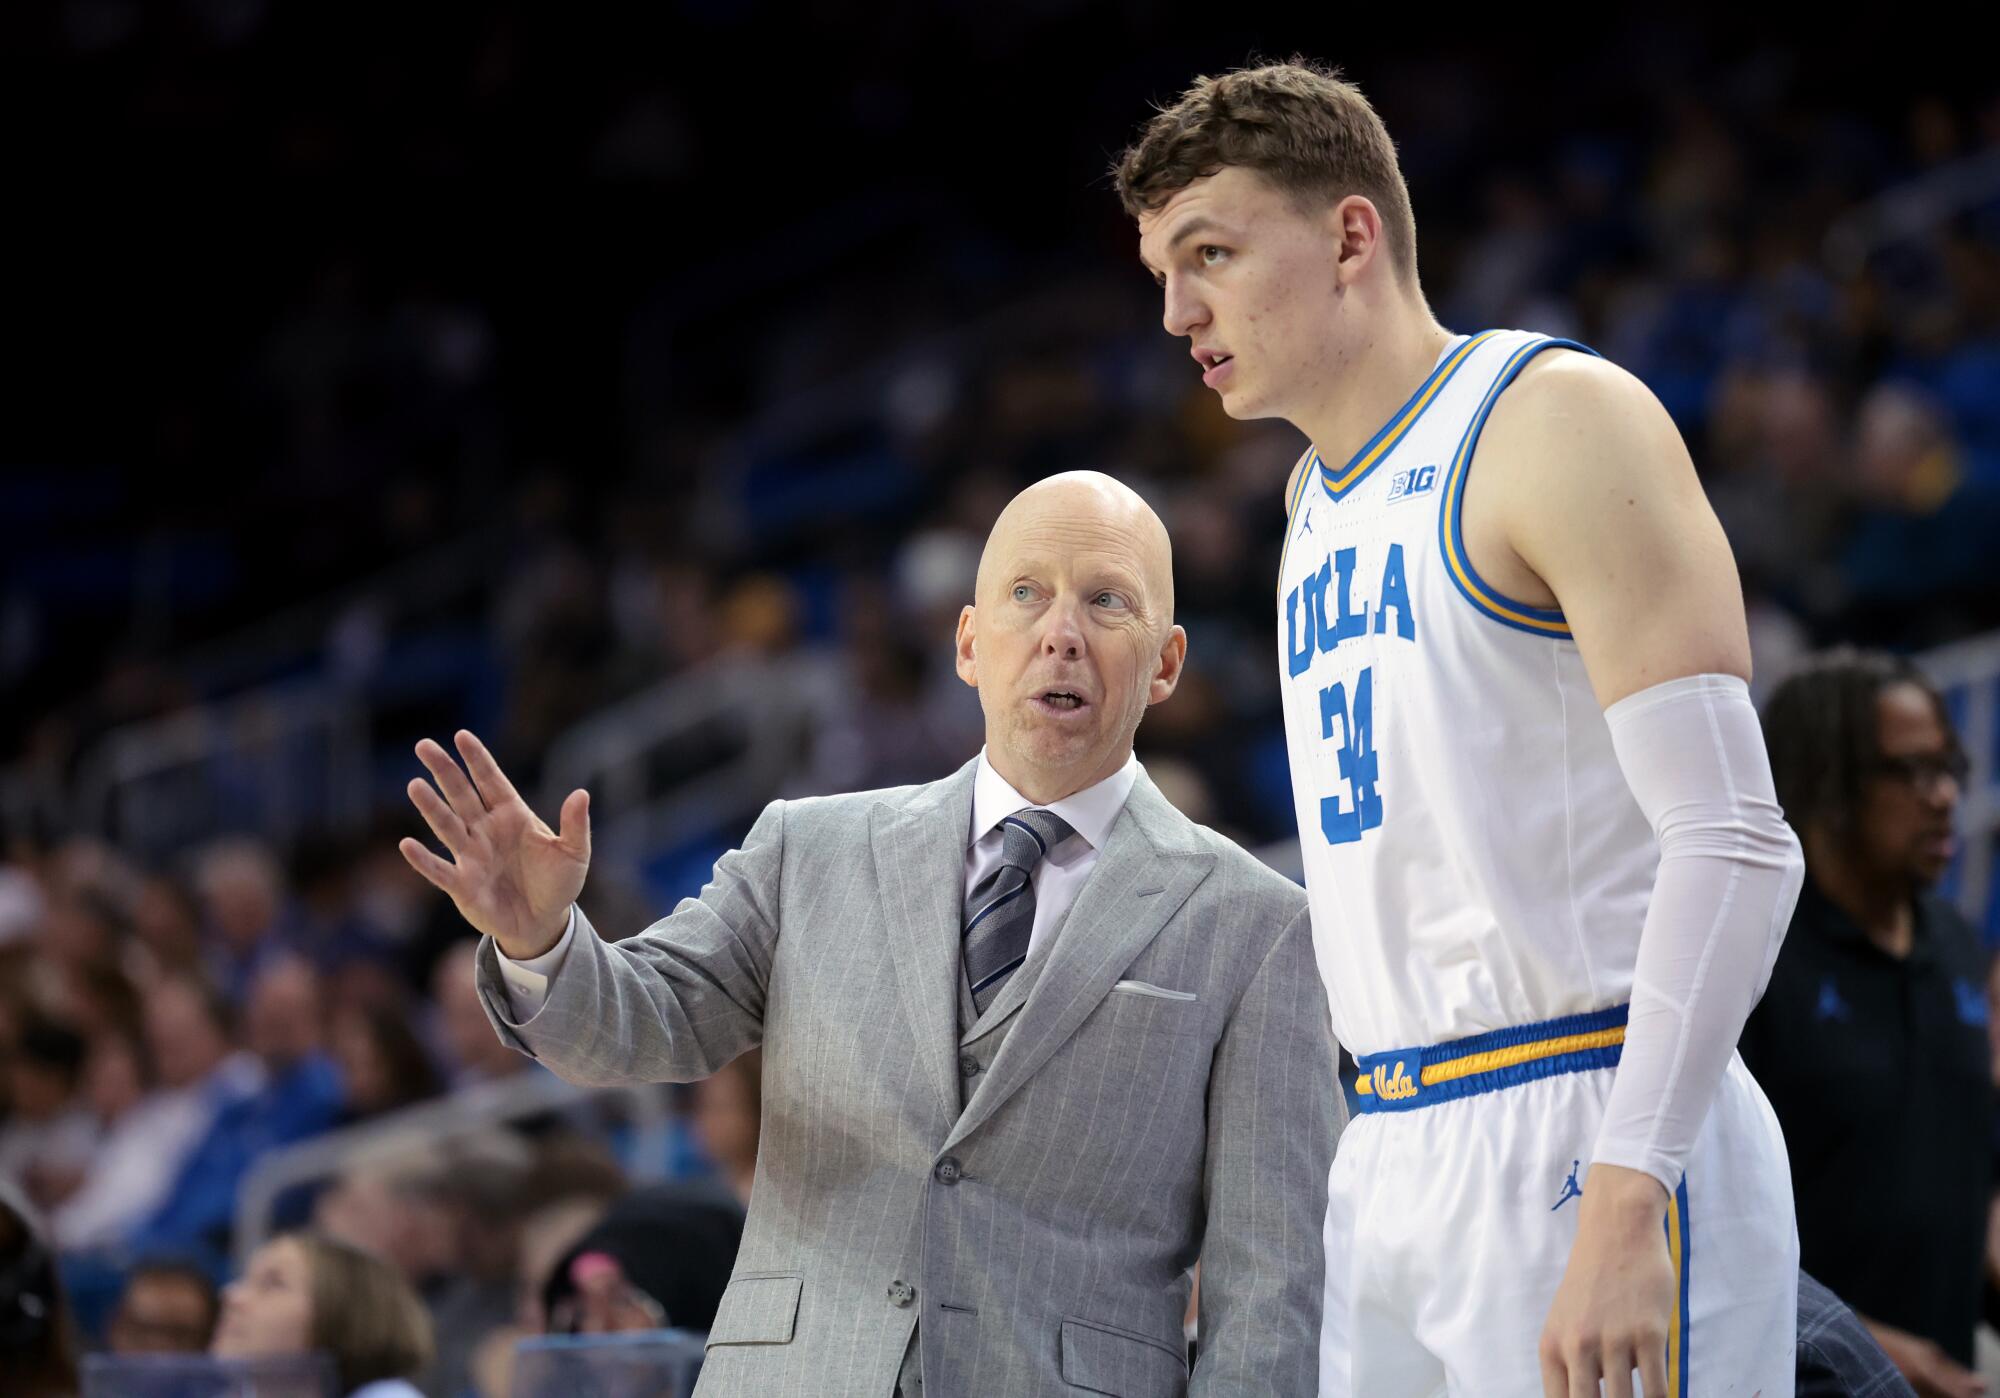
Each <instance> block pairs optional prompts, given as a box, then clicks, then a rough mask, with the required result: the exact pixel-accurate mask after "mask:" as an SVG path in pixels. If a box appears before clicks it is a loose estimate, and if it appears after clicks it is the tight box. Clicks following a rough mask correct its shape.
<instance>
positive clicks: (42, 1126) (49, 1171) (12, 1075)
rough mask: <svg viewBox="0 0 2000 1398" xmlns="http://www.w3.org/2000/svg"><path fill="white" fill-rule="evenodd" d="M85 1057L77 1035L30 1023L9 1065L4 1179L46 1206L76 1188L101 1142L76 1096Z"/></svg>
mask: <svg viewBox="0 0 2000 1398" xmlns="http://www.w3.org/2000/svg"><path fill="white" fill-rule="evenodd" d="M83 1057H84V1043H83V1040H82V1038H80V1037H79V1036H78V1035H77V1034H76V1033H75V1031H73V1030H71V1029H70V1028H68V1027H67V1026H65V1025H62V1024H57V1023H54V1022H52V1021H49V1020H43V1019H30V1020H29V1021H28V1022H27V1023H26V1024H24V1025H23V1026H22V1028H21V1030H20V1033H19V1037H18V1039H17V1040H16V1042H15V1045H14V1051H13V1054H12V1057H11V1058H10V1060H9V1062H8V1064H7V1096H8V1100H9V1102H10V1104H11V1110H10V1111H9V1114H8V1116H7V1120H6V1124H5V1125H4V1126H0V1179H9V1180H12V1181H14V1182H15V1183H16V1184H18V1185H20V1186H21V1187H22V1188H23V1189H25V1190H26V1191H27V1194H28V1196H29V1198H31V1199H33V1200H35V1201H36V1202H37V1203H38V1204H39V1205H41V1206H46V1205H47V1204H48V1203H49V1201H50V1200H51V1199H53V1198H56V1197H59V1196H60V1195H62V1194H64V1193H67V1192H68V1190H69V1189H70V1188H73V1187H74V1185H75V1181H76V1179H77V1177H78V1176H79V1175H80V1174H81V1173H82V1171H83V1169H84V1168H85V1167H86V1166H87V1165H88V1164H89V1162H90V1152H91V1149H92V1148H93V1147H94V1146H95V1145H96V1144H97V1122H96V1121H95V1119H93V1118H92V1116H91V1114H90V1109H89V1108H88V1107H87V1106H85V1105H84V1103H83V1101H82V1100H81V1098H80V1097H79V1095H78V1092H77V1089H78V1087H79V1086H80V1085H81V1083H82V1081H83Z"/></svg>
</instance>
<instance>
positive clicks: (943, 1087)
mask: <svg viewBox="0 0 2000 1398" xmlns="http://www.w3.org/2000/svg"><path fill="white" fill-rule="evenodd" d="M976 765H977V763H976V760H975V761H974V762H969V763H967V764H966V765H965V766H964V767H961V768H960V769H959V770H958V772H957V773H955V774H954V775H952V776H949V777H946V778H945V779H944V780H943V781H940V782H933V783H932V784H931V785H929V786H926V787H924V788H922V789H921V790H920V791H919V792H918V793H917V794H916V795H915V796H914V797H912V798H911V799H910V801H909V802H908V804H906V805H903V806H892V805H889V804H887V803H884V804H882V805H878V806H876V807H875V808H874V810H873V812H872V814H871V817H870V829H869V838H870V839H871V840H872V842H873V844H874V847H875V870H876V878H877V879H878V881H879V882H880V884H881V887H882V919H883V922H884V923H885V924H886V926H887V928H888V934H889V948H890V959H891V960H892V961H893V962H894V964H895V967H896V982H897V986H898V988H899V989H900V991H901V993H902V998H903V1010H904V1013H906V1014H908V1015H909V1017H910V1027H911V1030H912V1031H913V1035H914V1042H915V1051H916V1055H917V1057H918V1059H919V1060H921V1061H922V1062H923V1064H924V1065H925V1068H926V1071H927V1072H928V1075H929V1076H930V1079H931V1082H932V1085H933V1086H934V1087H935V1088H936V1089H937V1094H938V1102H939V1105H940V1107H941V1108H942V1109H943V1112H944V1117H945V1120H946V1121H949V1120H951V1119H952V1118H954V1117H956V1116H957V1115H958V1112H959V1100H960V1098H959V1081H958V986H957V982H958V980H959V948H958V925H959V921H960V919H961V917H962V916H963V908H962V906H961V905H962V902H963V895H964V890H965V849H966V835H967V833H968V832H969V831H970V829H971V826H972V779H973V773H974V770H975V768H976Z"/></svg>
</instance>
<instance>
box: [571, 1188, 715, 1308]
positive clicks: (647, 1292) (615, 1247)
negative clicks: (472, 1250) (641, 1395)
mask: <svg viewBox="0 0 2000 1398" xmlns="http://www.w3.org/2000/svg"><path fill="white" fill-rule="evenodd" d="M742 1238H743V1211H742V1210H741V1209H739V1208H737V1207H735V1206H734V1205H733V1204H729V1203H725V1202H723V1201H720V1200H717V1199H714V1198H713V1197H711V1196H709V1195H707V1194H705V1193H703V1192H701V1191H698V1190H697V1191H690V1190H689V1189H688V1188H686V1187H685V1186H681V1185H656V1186H653V1187H651V1188H648V1189H640V1190H635V1191H634V1192H632V1193H631V1194H628V1195H627V1196H626V1197H625V1198H623V1199H621V1200H619V1201H618V1202H617V1203H615V1204H613V1205H612V1206H611V1208H610V1210H609V1211H608V1212H606V1214H605V1215H604V1218H603V1220H602V1221H601V1222H599V1223H598V1224H597V1226H596V1227H594V1228H592V1229H591V1230H590V1231H589V1232H588V1233H586V1234H584V1236H583V1238H582V1239H581V1241H579V1242H578V1243H577V1244H576V1246H575V1247H574V1248H572V1249H571V1250H570V1252H569V1253H568V1254H567V1255H566V1256H565V1257H564V1258H563V1259H562V1260H561V1261H560V1262H558V1263H557V1265H556V1267H555V1270H554V1273H553V1275H551V1277H550V1278H549V1283H548V1287H547V1289H546V1291H545V1292H544V1295H543V1306H544V1309H545V1311H546V1313H547V1315H548V1317H549V1330H550V1332H551V1333H556V1334H602V1333H606V1332H610V1331H618V1330H656V1329H659V1328H661V1327H662V1326H671V1327H673V1328H675V1329H678V1330H694V1331H706V1330H707V1329H708V1328H709V1326H710V1325H711V1324H713V1323H714V1320H715V1310H716V1307H717V1306H719V1305H721V1304H722V1291H723V1288H724V1287H726V1286H727V1285H728V1284H729V1274H730V1270H731V1269H732V1268H733V1267H735V1265H736V1248H737V1245H738V1243H740V1242H741V1241H742Z"/></svg>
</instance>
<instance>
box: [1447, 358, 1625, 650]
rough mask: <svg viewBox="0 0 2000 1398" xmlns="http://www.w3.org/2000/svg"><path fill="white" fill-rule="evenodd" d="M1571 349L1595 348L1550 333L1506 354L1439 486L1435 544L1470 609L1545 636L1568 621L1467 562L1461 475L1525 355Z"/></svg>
mask: <svg viewBox="0 0 2000 1398" xmlns="http://www.w3.org/2000/svg"><path fill="white" fill-rule="evenodd" d="M1550 349H1573V350H1580V351H1582V352H1583V353H1584V354H1588V355H1591V356H1593V357H1595V356H1596V355H1597V351H1596V350H1594V349H1592V348H1591V347H1590V346H1589V345H1584V344H1579V343H1577V342H1576V341H1575V340H1561V339H1554V338H1547V339H1540V340H1533V341H1530V342H1529V343H1528V344H1525V345H1522V346H1521V347H1520V348H1519V349H1517V350H1515V351H1514V353H1513V354H1512V355H1511V356H1509V357H1508V360H1507V362H1506V363H1505V364H1504V365H1502V366H1501V369H1500V373H1499V375H1498V376H1497V377H1496V378H1495V379H1494V381H1493V386H1492V387H1491V388H1489V389H1488V390H1487V391H1486V398H1485V400H1484V401H1483V402H1481V403H1480V405H1479V411H1478V412H1476V413H1474V414H1473V415H1472V421H1471V422H1470V423H1469V424H1467V426H1466V429H1465V436H1464V437H1462V438H1461V439H1460V440H1459V444H1458V450H1457V451H1456V452H1454V453H1453V454H1452V460H1451V472H1450V474H1449V475H1447V476H1446V477H1445V483H1444V490H1443V491H1442V492H1441V497H1442V498H1441V499H1440V500H1439V502H1438V549H1439V551H1440V552H1441V553H1443V555H1444V563H1445V572H1446V573H1447V574H1448V575H1449V576H1450V578H1451V582H1452V586H1454V587H1456V588H1457V589H1458V591H1459V593H1460V595H1461V596H1463V597H1464V598H1465V600H1466V601H1468V602H1470V603H1471V604H1472V606H1473V608H1474V610H1476V611H1478V612H1479V613H1480V614H1481V615H1482V616H1486V617H1489V618H1491V619H1492V620H1494V621H1497V622H1499V623H1500V624H1501V625H1502V626H1511V627H1513V628H1514V629H1515V630H1516V631H1525V632H1527V633H1528V634H1529V635H1531V636H1548V637H1552V638H1554V639H1557V640H1568V639H1569V636H1570V630H1569V622H1568V621H1567V620H1565V619H1564V617H1563V614H1562V612H1561V611H1559V610H1551V609H1548V608H1545V607H1531V606H1529V605H1527V604H1526V603H1525V602H1517V601H1515V600H1514V599H1513V598H1511V597H1508V596H1507V595H1506V594H1505V593H1503V592H1501V591H1500V590H1499V589H1497V588H1495V587H1494V586H1493V585H1492V584H1490V583H1488V582H1487V581H1486V580H1485V579H1484V578H1482V577H1480V576H1479V572H1478V570H1477V569H1475V568H1474V567H1473V566H1472V555H1471V554H1470V553H1469V552H1467V550H1466V547H1465V525H1464V516H1465V478H1466V476H1467V475H1468V474H1469V473H1470V471H1471V468H1472V453H1473V448H1474V447H1475V446H1477V445H1478V442H1479V433H1480V430H1481V429H1482V428H1484V427H1485V426H1486V419H1487V417H1488V416H1489V415H1490V414H1491V413H1492V411H1493V405H1494V403H1495V402H1497V401H1498V400H1499V397H1500V394H1501V392H1502V390H1504V389H1505V388H1506V387H1507V385H1509V384H1511V383H1512V382H1513V381H1514V380H1515V378H1516V377H1517V376H1518V375H1519V374H1520V372H1521V370H1522V369H1523V368H1525V367H1526V366H1527V363H1528V361H1529V360H1531V359H1533V358H1534V357H1535V356H1536V355H1538V354H1540V353H1541V352H1542V351H1543V350H1550Z"/></svg>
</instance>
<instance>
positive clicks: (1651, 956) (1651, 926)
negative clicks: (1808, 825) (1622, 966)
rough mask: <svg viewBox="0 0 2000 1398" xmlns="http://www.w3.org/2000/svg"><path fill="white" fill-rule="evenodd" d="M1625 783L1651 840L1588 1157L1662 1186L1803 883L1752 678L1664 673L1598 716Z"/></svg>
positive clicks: (1702, 1113) (1679, 1159)
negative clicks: (1645, 902) (1610, 1070)
mask: <svg viewBox="0 0 2000 1398" xmlns="http://www.w3.org/2000/svg"><path fill="white" fill-rule="evenodd" d="M1604 717H1605V720H1606V721H1607V722H1608V723H1609V724H1610V725H1611V741H1612V746H1613V747H1614V749H1615V750H1616V751H1617V754H1618V765H1619V766H1620V767H1621V768H1623V769H1624V772H1625V780H1626V782H1627V783H1628V784H1629V785H1630V786H1631V788H1632V794H1633V795H1634V796H1635V797H1637V798H1638V802H1639V809H1640V810H1641V811H1643V812H1644V813H1645V816H1646V819H1647V821H1648V822H1649V823H1650V824H1651V825H1652V827H1653V833H1654V834H1655V835H1656V836H1657V837H1658V838H1659V842H1660V870H1659V876H1658V878H1657V880H1656V881H1655V883H1654V885H1653V899H1652V902H1651V904H1650V905H1649V906H1648V907H1647V909H1646V923H1645V927H1644V930H1643V931H1642V932H1641V933H1640V936H1639V954H1638V965H1637V968H1636V970H1635V972H1634V975H1633V980H1632V1013H1631V1019H1630V1021H1629V1023H1628V1024H1627V1025H1626V1030H1625V1049H1624V1055H1623V1057H1622V1058H1621V1059H1620V1061H1619V1064H1618V1072H1617V1077H1616V1078H1615V1079H1614V1080H1613V1083H1612V1088H1611V1099H1610V1101H1609V1102H1608V1103H1607V1104H1606V1106H1605V1112H1604V1122H1603V1124H1602V1126H1601V1127H1600V1128H1599V1131H1598V1136H1597V1149H1596V1151H1595V1153H1594V1154H1593V1155H1592V1157H1591V1158H1592V1159H1593V1160H1594V1161H1601V1162H1603V1163H1605V1164H1609V1165H1623V1166H1626V1167H1627V1168H1629V1169H1633V1170H1643V1171H1645V1172H1646V1173H1647V1174H1649V1175H1651V1176H1653V1178H1655V1179H1657V1180H1658V1181H1660V1183H1661V1184H1663V1185H1665V1186H1666V1187H1667V1189H1668V1190H1669V1191H1670V1192H1671V1191H1672V1190H1673V1189H1675V1188H1676V1187H1678V1186H1679V1184H1680V1181H1681V1175H1682V1172H1683V1171H1684V1169H1685V1167H1686V1164H1687V1158H1688V1152H1689V1151H1690V1150H1691V1149H1692V1148H1693V1146H1694V1141H1695V1136H1696V1135H1697V1134H1698V1133H1699V1132H1700V1130H1701V1124H1702V1120H1703V1119H1704V1118H1705V1117H1706V1116H1707V1114H1708V1107H1709V1103H1710V1102H1711V1101H1712V1100H1713V1099H1714V1097H1715V1093H1716V1089H1717V1087H1718V1085H1719V1084H1720V1083H1721V1081H1722V1074H1723V1071H1724V1070H1725V1069H1726V1068H1727V1067H1728V1066H1729V1060H1730V1057H1731V1055H1733V1054H1734V1053H1735V1052H1736V1041H1737V1039H1738V1038H1740V1037H1741V1036H1742V1033H1743V1022H1744V1020H1746V1019H1748V1018H1749V1016H1750V1011H1751V1009H1752V1007H1754V1006H1755V1005H1756V1003H1757V1000H1758V997H1760V996H1761V995H1763V993H1764V986H1765V985H1766V983H1767V982H1768V981H1769V980H1770V976H1771V966H1772V964H1773V963H1774V962H1775V961H1776V960H1777V958H1778V948H1779V946H1780V945H1781V944H1782V943H1783V941H1784V937H1785V929H1786V927H1787V926H1789V925H1790V922H1791V917H1792V909H1793V907H1794V906H1795V905H1796V904H1797V902H1798V898H1799V888H1800V886H1801V884H1802V883H1803V882H1804V880H1805V858H1804V856H1803V855H1802V854H1801V853H1800V850H1799V842H1798V839H1797V837H1796V836H1794V835H1793V834H1792V830H1791V827H1790V826H1789V825H1787V824H1786V823H1785V819H1784V814H1783V812H1782V811H1780V810H1779V808H1778V799H1777V793H1776V790H1775V789H1774V788H1773V786H1772V784H1771V762H1770V758H1769V756H1768V755H1767V754H1766V752H1765V750H1764V733H1763V729H1762V728H1760V727H1759V726H1758V723H1757V711H1756V710H1755V709H1754V708H1752V707H1751V704H1750V690H1749V686H1747V685H1746V684H1744V682H1743V681H1742V680H1740V679H1737V678H1736V677H1735V676H1733V675H1693V676H1690V677H1688V678H1686V679H1678V680H1669V681H1667V682H1666V683H1665V684H1660V685H1655V686H1654V687H1653V688H1651V689H1647V690H1642V691H1640V692H1639V693H1637V694H1634V695H1632V696H1631V697H1630V698H1627V699H1621V700H1619V701H1618V702H1617V703H1616V704H1613V705H1612V706H1611V707H1610V708H1608V709H1606V710H1605V711H1604Z"/></svg>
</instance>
